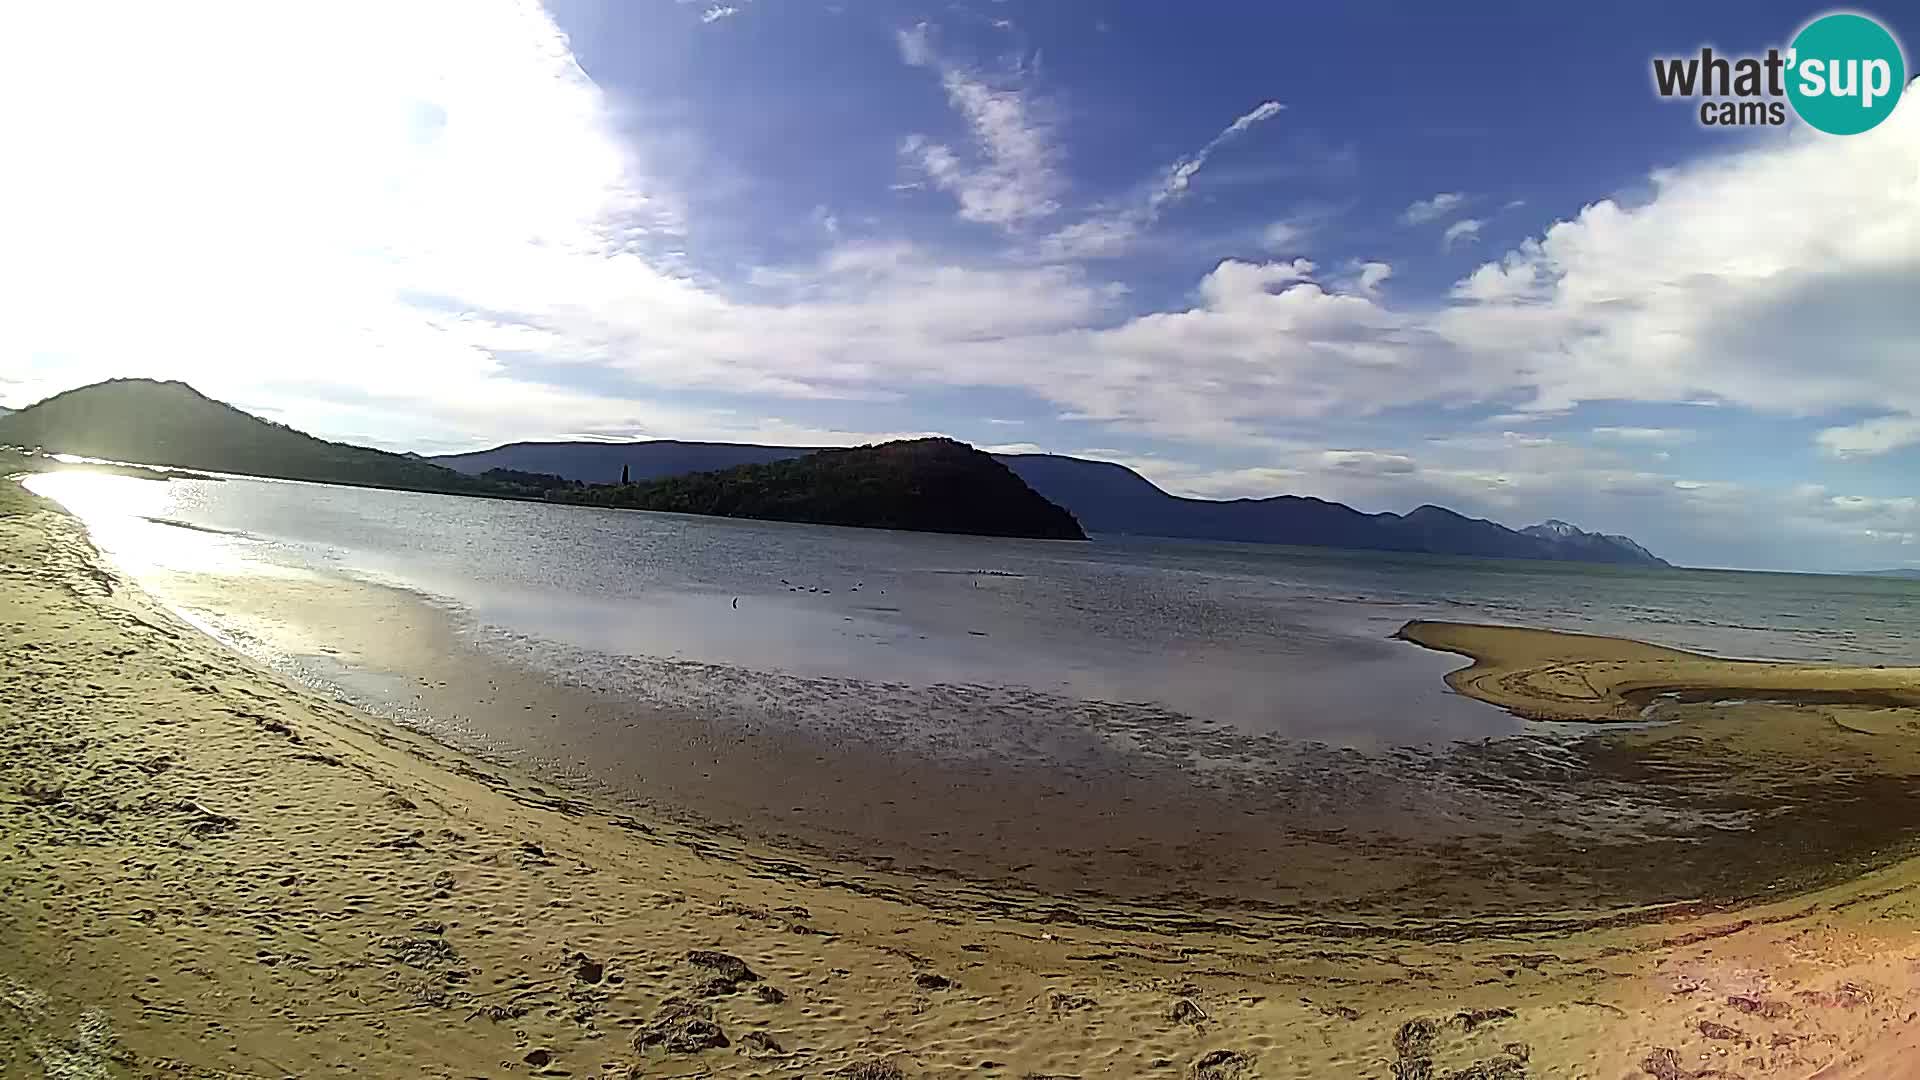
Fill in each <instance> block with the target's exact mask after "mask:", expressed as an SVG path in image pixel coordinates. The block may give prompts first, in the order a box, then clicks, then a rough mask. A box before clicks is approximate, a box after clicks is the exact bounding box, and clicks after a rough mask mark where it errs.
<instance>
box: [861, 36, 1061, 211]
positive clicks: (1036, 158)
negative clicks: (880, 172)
mask: <svg viewBox="0 0 1920 1080" xmlns="http://www.w3.org/2000/svg"><path fill="white" fill-rule="evenodd" d="M931 38H932V29H931V27H929V26H928V25H927V24H926V23H920V24H919V25H917V26H915V27H913V28H912V29H909V30H902V31H900V32H899V34H898V44H899V47H900V58H901V59H902V60H903V61H905V62H906V63H907V64H908V65H909V66H912V67H919V68H930V69H933V70H935V71H937V72H938V73H939V75H940V85H941V88H942V89H944V90H945V91H946V95H947V103H948V104H949V105H951V106H952V107H953V109H954V111H956V112H958V113H959V114H960V116H961V118H962V119H963V120H965V121H966V124H967V128H968V130H969V132H970V133H971V134H972V136H973V142H974V149H975V150H976V152H977V153H978V155H979V157H980V160H979V162H978V163H975V164H969V163H967V162H965V161H963V160H962V159H961V157H960V156H959V155H958V154H957V153H955V152H954V151H953V149H952V148H951V147H949V146H947V145H946V144H945V143H941V142H937V141H935V140H933V139H931V138H929V137H928V136H926V135H923V134H914V135H910V136H908V137H907V138H905V139H903V140H902V141H901V143H900V156H901V157H902V158H903V159H904V160H905V161H907V162H908V163H909V164H910V165H912V166H914V167H916V168H918V169H920V170H921V171H922V172H923V173H924V174H925V175H926V178H927V179H928V180H929V181H930V182H931V183H932V184H933V185H934V186H935V187H938V188H940V189H941V190H942V191H945V192H947V193H948V194H950V195H952V196H953V197H954V199H955V200H956V201H958V203H959V205H960V216H961V217H962V218H963V219H965V220H967V221H973V222H978V223H980V224H984V225H993V226H997V227H1000V228H1005V229H1015V228H1019V227H1021V226H1024V225H1026V224H1027V223H1028V222H1031V221H1035V220H1038V219H1041V218H1045V217H1049V216H1051V215H1052V214H1053V213H1054V212H1055V211H1057V210H1059V208H1060V203H1059V196H1060V194H1061V193H1062V192H1063V191H1064V190H1065V180H1064V178H1063V177H1062V176H1061V175H1060V170H1059V164H1060V152H1059V150H1058V148H1057V147H1055V146H1054V144H1053V141H1052V136H1051V133H1050V131H1049V130H1048V125H1047V124H1046V123H1044V122H1042V121H1041V120H1040V119H1038V118H1037V117H1036V116H1035V110H1034V108H1033V106H1032V105H1031V103H1030V102H1029V101H1028V98H1027V96H1026V94H1025V93H1024V92H1023V91H1022V90H1020V89H1018V88H1016V87H1013V86H999V87H996V86H994V85H992V84H991V83H990V82H989V80H988V76H986V75H985V74H984V73H982V72H979V71H975V70H971V69H969V68H966V67H964V66H962V65H960V64H958V63H954V62H951V61H948V60H946V59H944V58H942V57H941V56H940V55H939V54H938V53H937V52H936V51H935V50H934V48H933V44H932V40H931Z"/></svg>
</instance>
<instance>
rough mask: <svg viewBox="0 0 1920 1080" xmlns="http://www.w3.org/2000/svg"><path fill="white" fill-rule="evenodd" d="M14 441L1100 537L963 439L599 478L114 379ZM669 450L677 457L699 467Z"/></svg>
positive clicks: (12, 425)
mask: <svg viewBox="0 0 1920 1080" xmlns="http://www.w3.org/2000/svg"><path fill="white" fill-rule="evenodd" d="M0 445H19V446H24V447H27V448H31V449H38V450H43V451H46V452H49V453H68V454H77V455H80V456H83V457H92V458H104V459H107V460H109V461H124V462H134V463H138V464H141V465H159V466H171V467H174V468H179V469H193V470H200V471H203V472H216V473H236V474H240V475H245V476H263V477H274V478H280V479H288V480H311V481H317V482H320V483H330V484H348V485H355V486H360V487H380V488H397V489H401V490H408V491H428V492H436V493H441V494H449V495H475V496H486V497H494V498H516V499H540V500H545V501H548V502H566V503H584V504H588V505H597V506H617V507H632V508H634V509H644V510H669V511H677V512H682V513H694V514H715V515H721V516H726V517H748V518H758V519H763V520H774V521H803V522H816V523H820V524H830V525H851V526H863V527H871V528H894V529H917V530H921V531H929V532H946V533H971V534H977V535H988V536H1017V537H1035V538H1042V539H1071V540H1084V539H1086V534H1085V533H1084V532H1082V531H1081V529H1080V526H1079V525H1078V524H1077V523H1076V522H1075V521H1074V520H1073V516H1072V515H1071V514H1069V513H1067V512H1066V511H1065V510H1063V509H1061V508H1060V507H1059V506H1056V505H1054V504H1053V503H1051V502H1048V501H1047V500H1046V499H1045V498H1043V497H1042V496H1040V495H1039V494H1038V493H1036V492H1035V491H1034V490H1033V489H1032V488H1031V487H1028V486H1027V484H1026V482H1025V481H1023V480H1021V479H1020V478H1019V477H1018V476H1016V475H1015V474H1014V473H1013V472H1012V471H1011V470H1009V469H1008V468H1007V467H1006V466H1005V465H1003V464H1001V463H1000V462H997V461H995V460H994V459H993V458H992V457H990V456H989V455H987V454H984V453H982V452H980V451H979V450H976V449H974V448H973V447H971V446H967V445H965V444H964V443H958V442H955V441H953V440H951V439H919V440H908V441H901V442H891V443H883V444H880V445H878V446H867V447H860V448H858V449H854V450H829V451H822V452H820V453H816V454H809V455H806V456H804V457H797V458H796V455H794V454H790V453H785V452H781V453H778V454H772V455H768V454H764V453H763V454H759V455H754V454H748V455H746V456H747V457H749V458H752V457H755V456H758V457H771V458H772V459H773V460H769V461H764V462H756V463H748V464H742V465H738V466H735V467H733V468H730V469H726V470H722V471H717V472H716V471H704V472H693V471H687V470H681V472H680V474H679V475H676V476H674V477H671V478H664V479H656V480H653V481H651V482H643V483H639V484H629V483H625V482H621V483H607V484H602V485H599V486H587V485H584V484H582V483H580V482H579V481H575V480H568V479H564V478H562V477H560V476H556V475H552V474H550V473H545V472H539V471H535V470H531V469H524V468H517V467H514V466H511V465H508V464H505V463H502V462H499V461H494V460H484V461H472V460H469V461H466V462H463V464H465V465H466V471H462V470H457V469H450V468H447V467H446V466H444V465H439V464H436V463H434V462H432V461H430V460H428V459H425V458H422V457H420V456H419V455H417V454H395V453H389V452H387V451H384V450H374V449H371V448H369V447H364V446H354V445H351V444H348V443H336V442H328V441H326V440H324V439H317V438H314V437H313V436H311V435H308V434H306V433H304V432H300V431H295V430H294V429H293V428H290V427H287V426H285V425H283V424H276V423H273V422H271V421H267V420H262V419H261V418H259V417H257V416H253V415H251V414H249V413H246V412H243V411H241V410H239V409H236V408H234V407H233V406H231V405H228V404H226V403H225V402H220V401H215V400H213V399H212V398H209V397H207V396H206V395H204V394H202V393H200V392H199V391H197V390H195V389H194V388H192V387H191V386H188V385H187V384H185V383H181V382H156V381H154V380H151V379H111V380H108V381H106V382H102V383H95V384H93V385H91V386H83V387H79V388H78V389H74V390H69V391H66V392H65V393H61V394H55V395H54V396H53V397H50V398H47V399H46V400H45V401H41V402H38V403H36V404H34V405H31V406H28V407H27V408H25V409H23V410H21V411H19V412H17V413H11V414H8V415H5V416H0ZM790 459H791V460H790ZM662 460H663V461H668V462H670V463H671V464H672V465H674V466H675V467H676V468H678V467H679V466H681V465H684V464H687V461H685V460H681V459H671V458H664V457H663V458H662ZM706 460H711V459H710V457H709V458H708V459H706ZM610 479H616V480H622V481H624V479H625V478H624V477H612V478H610Z"/></svg>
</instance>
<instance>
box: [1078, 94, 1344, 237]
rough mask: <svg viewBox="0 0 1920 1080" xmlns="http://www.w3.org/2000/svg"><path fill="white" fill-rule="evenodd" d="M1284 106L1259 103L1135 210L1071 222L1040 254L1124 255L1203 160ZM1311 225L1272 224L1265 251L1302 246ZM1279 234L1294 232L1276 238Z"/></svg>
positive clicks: (1177, 167) (1169, 173)
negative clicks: (1296, 242) (1299, 244)
mask: <svg viewBox="0 0 1920 1080" xmlns="http://www.w3.org/2000/svg"><path fill="white" fill-rule="evenodd" d="M1285 108H1286V106H1285V105H1282V104H1280V103H1279V102H1277V101H1263V102H1261V103H1260V104H1258V105H1256V106H1254V107H1253V108H1252V109H1249V110H1248V111H1247V112H1245V113H1242V114H1241V115H1240V116H1238V117H1236V118H1235V119H1234V121H1233V122H1232V123H1231V124H1228V125H1227V126H1226V127H1224V128H1222V129H1221V130H1220V133H1219V134H1218V135H1215V136H1214V137H1213V138H1212V139H1211V140H1209V141H1208V142H1207V144H1206V145H1205V146H1202V147H1201V148H1200V149H1199V150H1196V151H1195V152H1194V153H1192V154H1190V155H1188V156H1187V157H1184V158H1181V159H1180V160H1179V161H1176V162H1174V163H1173V164H1172V165H1169V166H1167V170H1166V173H1165V174H1164V175H1163V176H1161V177H1160V178H1159V179H1157V180H1156V181H1154V183H1153V185H1152V186H1151V187H1149V188H1148V189H1147V191H1146V195H1145V198H1144V199H1142V200H1141V201H1140V202H1138V203H1135V204H1133V205H1127V206H1122V207H1119V208H1118V209H1113V210H1109V211H1108V212H1106V213H1102V214H1096V215H1094V216H1093V217H1090V218H1087V219H1086V220H1084V221H1079V222H1075V223H1074V224H1072V225H1068V226H1066V227H1064V228H1062V229H1059V230H1058V231H1056V232H1055V233H1054V234H1053V235H1051V236H1049V237H1047V242H1046V244H1045V245H1044V250H1045V252H1046V253H1047V254H1048V255H1051V256H1053V257H1056V258H1108V257H1111V256H1114V255H1119V254H1122V253H1123V252H1125V251H1126V250H1127V249H1128V248H1130V247H1131V246H1132V245H1133V242H1134V240H1135V239H1136V238H1137V237H1138V236H1139V235H1140V233H1142V232H1143V231H1145V230H1146V229H1148V228H1150V227H1152V226H1153V224H1154V223H1155V222H1157V221H1158V220H1159V219H1160V215H1161V214H1162V213H1164V212H1165V211H1166V209H1167V208H1168V207H1170V206H1172V205H1174V204H1176V203H1178V202H1179V201H1180V200H1181V199H1183V198H1185V197H1186V195H1187V192H1188V190H1189V189H1190V188H1191V187H1192V186H1193V178H1194V177H1195V176H1197V175H1198V174H1199V172H1200V170H1201V168H1202V167H1203V166H1205V165H1206V163H1207V159H1208V158H1210V157H1212V156H1213V154H1214V153H1215V152H1216V151H1218V150H1219V149H1220V148H1221V147H1222V146H1225V145H1226V144H1227V143H1229V142H1231V141H1232V140H1233V139H1235V138H1237V137H1239V136H1240V135H1243V134H1245V133H1246V132H1247V131H1249V130H1251V129H1252V128H1253V126H1254V125H1255V124H1258V123H1261V122H1262V121H1265V120H1270V119H1272V118H1273V117H1275V116H1278V115H1279V114H1280V112H1281V110H1283V109H1285ZM1310 225H1311V222H1310V221H1308V220H1306V219H1304V218H1303V219H1300V220H1298V221H1295V222H1291V223H1288V222H1275V223H1274V224H1273V225H1271V226H1269V227H1268V229H1267V233H1266V240H1267V243H1266V247H1267V249H1268V250H1269V251H1277V250H1283V249H1287V248H1288V247H1289V246H1290V245H1291V244H1292V243H1293V242H1294V241H1296V240H1304V238H1305V235H1306V230H1307V229H1308V228H1309V227H1310ZM1277 230H1293V231H1292V232H1280V231H1277Z"/></svg>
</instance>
